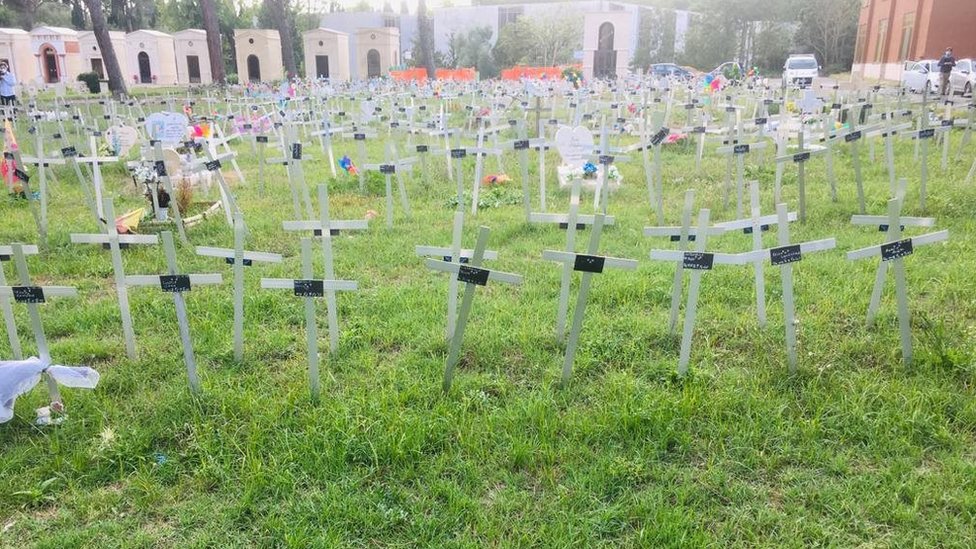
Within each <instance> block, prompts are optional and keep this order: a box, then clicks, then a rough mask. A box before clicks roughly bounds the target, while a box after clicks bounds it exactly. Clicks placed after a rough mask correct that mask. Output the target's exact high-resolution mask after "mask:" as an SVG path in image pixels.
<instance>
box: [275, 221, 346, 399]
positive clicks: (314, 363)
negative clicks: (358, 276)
mask: <svg viewBox="0 0 976 549" xmlns="http://www.w3.org/2000/svg"><path fill="white" fill-rule="evenodd" d="M326 238H328V237H326ZM314 277H315V275H314V274H313V273H312V240H311V239H310V238H303V239H302V278H301V279H288V278H262V279H261V287H262V288H264V289H268V290H292V291H293V292H294V293H295V295H296V296H298V297H304V298H305V334H306V342H307V345H308V380H309V385H310V386H311V390H312V399H313V400H318V398H319V351H318V348H319V347H318V329H317V325H316V321H315V298H316V297H322V296H323V295H326V292H328V294H331V295H333V296H334V295H335V292H337V291H352V290H356V289H357V288H358V284H357V283H356V281H355V280H333V279H331V278H328V277H327V278H326V279H324V280H317V279H315V278H314ZM329 331H330V332H333V330H332V329H331V328H330V329H329Z"/></svg>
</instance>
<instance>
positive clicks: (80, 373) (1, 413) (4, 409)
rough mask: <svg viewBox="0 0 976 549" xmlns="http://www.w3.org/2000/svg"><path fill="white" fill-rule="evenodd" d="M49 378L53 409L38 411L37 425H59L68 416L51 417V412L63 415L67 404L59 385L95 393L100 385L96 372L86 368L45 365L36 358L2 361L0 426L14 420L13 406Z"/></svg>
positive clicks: (0, 369) (0, 374)
mask: <svg viewBox="0 0 976 549" xmlns="http://www.w3.org/2000/svg"><path fill="white" fill-rule="evenodd" d="M44 375H46V376H47V377H48V379H49V385H48V387H49V390H52V391H53V393H52V399H54V400H52V402H51V404H50V406H44V407H42V408H38V409H37V420H36V423H37V424H38V425H52V424H58V423H61V422H62V421H64V420H65V418H66V417H67V416H64V415H61V416H60V417H54V418H52V417H51V414H52V412H54V413H57V414H63V413H64V404H63V403H62V402H61V400H60V395H59V394H58V391H57V385H58V384H60V385H63V386H65V387H74V388H83V389H94V388H95V386H96V385H98V379H99V375H98V372H96V371H95V370H93V369H91V368H88V367H86V366H58V365H56V364H46V363H44V362H43V361H42V360H41V359H39V358H37V357H30V358H28V359H27V360H6V361H0V423H6V422H7V421H10V420H11V419H12V418H13V417H14V402H15V401H16V400H17V397H19V396H20V395H22V394H25V393H27V392H29V391H30V390H31V389H33V388H34V386H35V385H37V383H38V382H39V381H40V380H41V376H44Z"/></svg>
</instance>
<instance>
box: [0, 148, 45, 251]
mask: <svg viewBox="0 0 976 549" xmlns="http://www.w3.org/2000/svg"><path fill="white" fill-rule="evenodd" d="M3 157H4V159H6V160H7V161H8V162H9V161H11V160H13V162H14V166H16V167H15V168H14V169H12V170H10V169H8V170H7V178H8V180H7V185H8V187H9V188H10V189H13V184H14V179H17V180H18V181H20V185H21V187H22V188H23V192H24V198H25V199H26V200H27V208H28V209H29V210H30V213H31V216H32V217H33V218H34V225H35V226H36V227H37V235H38V237H39V239H40V241H41V242H42V243H44V242H47V225H46V224H45V223H44V220H43V219H41V214H40V211H39V210H40V208H39V207H38V205H37V203H38V202H39V201H40V200H39V199H38V198H37V197H35V196H34V191H33V189H32V188H31V186H30V180H31V177H30V174H28V173H27V172H26V171H24V169H23V165H24V164H23V162H22V161H21V158H20V150H18V149H14V150H13V152H10V151H4V153H3ZM8 166H9V164H8Z"/></svg>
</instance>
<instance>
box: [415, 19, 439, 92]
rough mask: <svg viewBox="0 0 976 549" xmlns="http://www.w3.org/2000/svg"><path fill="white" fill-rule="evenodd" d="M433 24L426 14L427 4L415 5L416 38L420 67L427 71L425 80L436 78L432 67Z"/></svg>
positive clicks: (434, 69)
mask: <svg viewBox="0 0 976 549" xmlns="http://www.w3.org/2000/svg"><path fill="white" fill-rule="evenodd" d="M433 26H434V22H433V21H432V20H431V18H430V15H428V13H427V2H426V1H425V0H420V1H419V2H418V3H417V35H418V36H417V38H418V44H417V45H418V46H419V47H420V52H418V53H419V55H420V61H421V65H422V66H423V67H424V68H425V69H427V78H429V79H431V80H433V79H434V78H435V77H436V76H437V69H436V67H434V29H433Z"/></svg>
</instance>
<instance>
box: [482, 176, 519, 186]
mask: <svg viewBox="0 0 976 549" xmlns="http://www.w3.org/2000/svg"><path fill="white" fill-rule="evenodd" d="M511 180H512V178H511V177H509V176H508V175H506V174H503V173H493V174H490V175H486V176H484V177H483V178H481V184H482V185H483V186H485V187H491V186H493V185H501V184H503V183H508V182H510V181H511Z"/></svg>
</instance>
